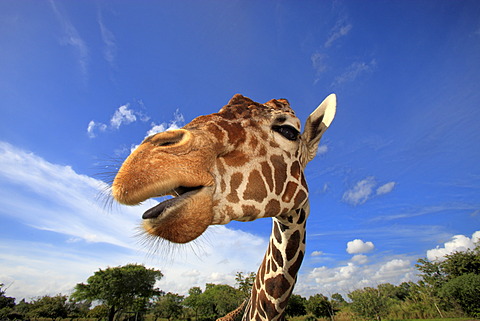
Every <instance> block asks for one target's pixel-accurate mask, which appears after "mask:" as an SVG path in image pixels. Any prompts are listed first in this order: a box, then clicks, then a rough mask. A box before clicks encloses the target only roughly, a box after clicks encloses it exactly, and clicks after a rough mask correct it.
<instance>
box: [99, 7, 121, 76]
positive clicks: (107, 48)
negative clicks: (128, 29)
mask: <svg viewBox="0 0 480 321" xmlns="http://www.w3.org/2000/svg"><path fill="white" fill-rule="evenodd" d="M98 25H99V27H100V34H101V35H102V40H103V44H104V49H103V57H104V58H105V60H106V61H107V62H108V63H109V64H110V66H112V67H113V66H115V58H116V56H117V45H116V40H115V36H114V35H113V33H112V32H111V31H110V30H109V29H108V28H107V27H106V26H105V24H104V23H103V18H102V15H101V13H100V12H99V14H98Z"/></svg>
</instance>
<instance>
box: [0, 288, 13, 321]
mask: <svg viewBox="0 0 480 321" xmlns="http://www.w3.org/2000/svg"><path fill="white" fill-rule="evenodd" d="M14 307H15V298H11V297H8V296H6V295H5V290H3V284H2V283H0V320H5V319H6V318H8V315H9V314H11V313H12V311H13V308H14Z"/></svg>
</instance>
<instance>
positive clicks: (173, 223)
mask: <svg viewBox="0 0 480 321" xmlns="http://www.w3.org/2000/svg"><path fill="white" fill-rule="evenodd" d="M172 192H173V193H169V194H177V193H178V194H180V195H179V196H177V197H174V198H172V199H169V200H166V201H164V202H162V203H160V204H158V205H156V206H155V207H153V208H151V209H149V210H147V211H146V212H145V213H144V214H143V217H142V218H143V219H144V220H143V228H144V229H145V231H146V232H147V233H148V234H150V235H152V236H155V237H160V238H163V239H166V240H168V241H171V242H173V243H188V242H190V241H193V240H194V239H196V238H197V237H199V236H200V235H201V234H203V232H204V231H205V230H206V229H207V227H208V226H209V225H211V224H212V221H213V210H212V204H213V201H212V194H213V187H209V186H201V187H197V188H193V189H192V188H181V187H180V188H175V189H173V190H172ZM179 192H180V193H179Z"/></svg>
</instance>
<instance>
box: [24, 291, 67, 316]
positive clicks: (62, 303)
mask: <svg viewBox="0 0 480 321" xmlns="http://www.w3.org/2000/svg"><path fill="white" fill-rule="evenodd" d="M27 315H28V316H30V317H34V318H51V319H52V320H53V319H57V318H66V317H67V316H68V305H67V296H66V295H61V294H58V295H56V296H53V297H52V296H47V295H46V296H43V297H41V298H39V299H36V300H34V301H33V302H32V303H31V306H30V310H29V312H28V314H27Z"/></svg>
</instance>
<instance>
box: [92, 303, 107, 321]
mask: <svg viewBox="0 0 480 321" xmlns="http://www.w3.org/2000/svg"><path fill="white" fill-rule="evenodd" d="M109 311H110V308H109V307H108V306H107V305H106V304H99V305H97V306H95V307H94V308H93V309H90V311H88V313H87V317H89V318H94V319H97V320H99V321H100V320H102V319H104V318H107V317H108V313H109Z"/></svg>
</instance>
